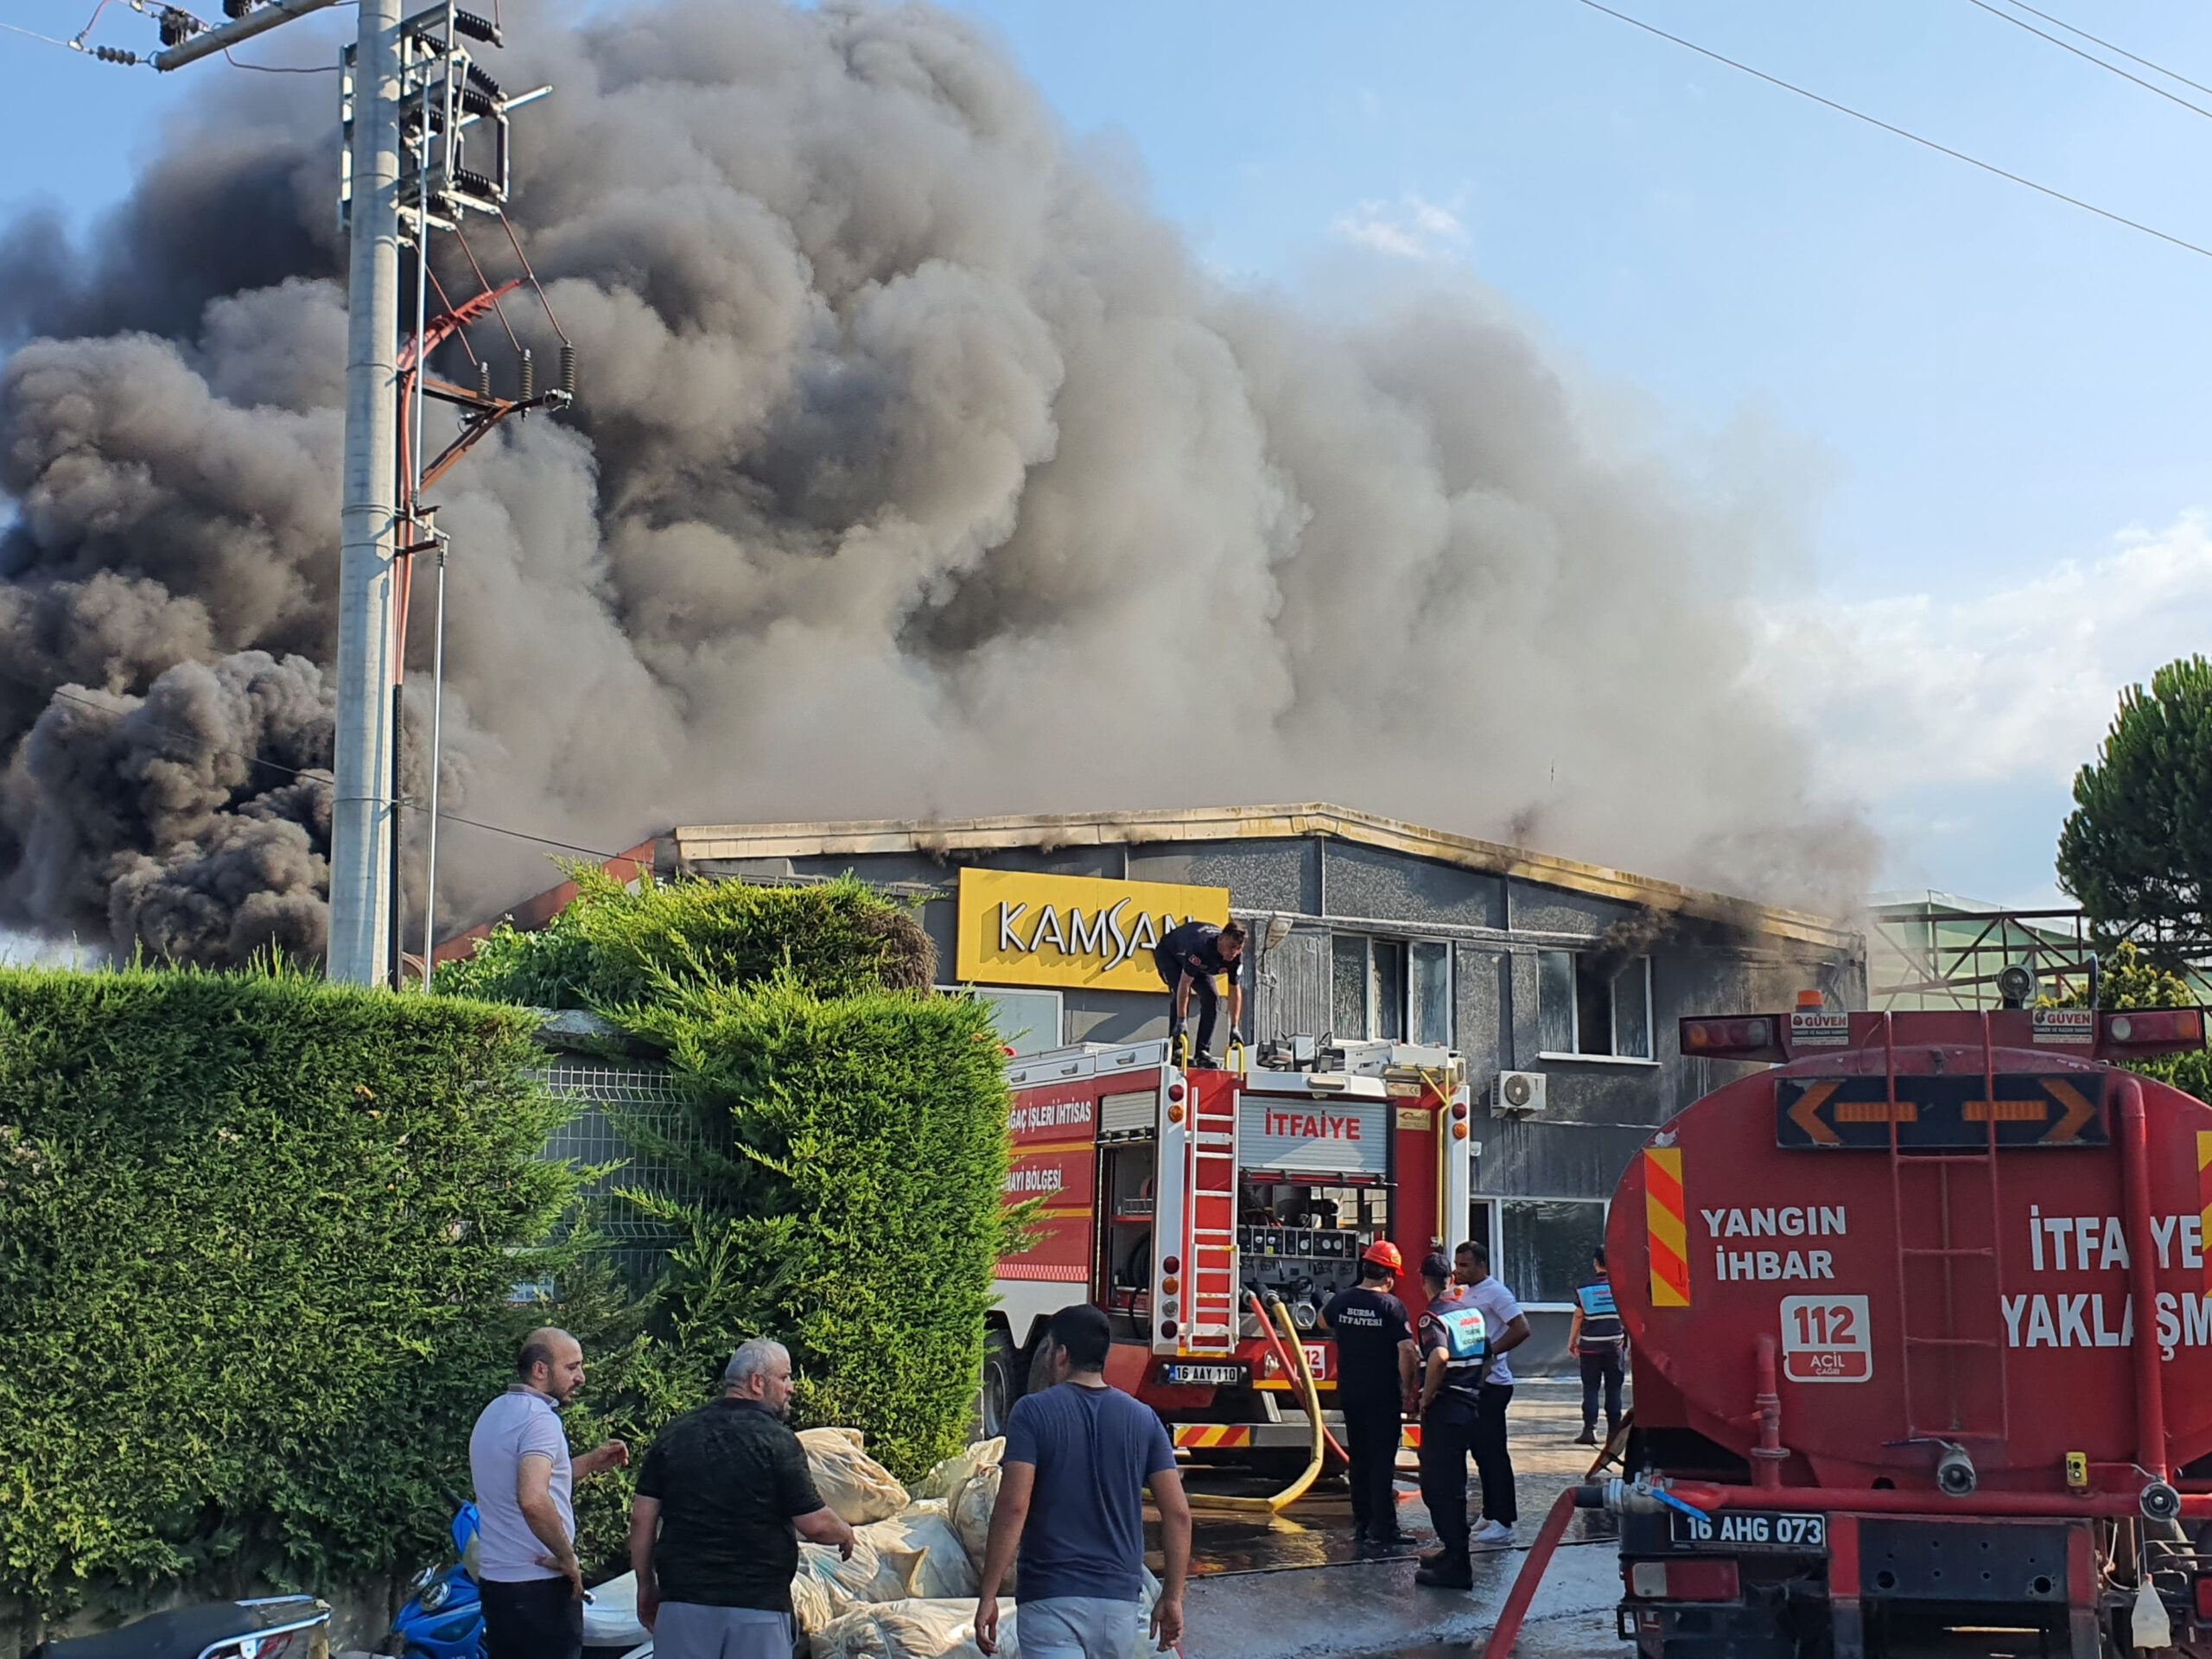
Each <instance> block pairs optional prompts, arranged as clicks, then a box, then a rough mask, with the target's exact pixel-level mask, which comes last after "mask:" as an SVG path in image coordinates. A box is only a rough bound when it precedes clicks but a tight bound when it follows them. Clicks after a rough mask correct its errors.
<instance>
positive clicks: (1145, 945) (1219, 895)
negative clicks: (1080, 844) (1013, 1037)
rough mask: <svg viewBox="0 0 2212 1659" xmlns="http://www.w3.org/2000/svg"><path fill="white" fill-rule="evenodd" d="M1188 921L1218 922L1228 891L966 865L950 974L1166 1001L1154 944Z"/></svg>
mask: <svg viewBox="0 0 2212 1659" xmlns="http://www.w3.org/2000/svg"><path fill="white" fill-rule="evenodd" d="M1193 919H1195V920H1198V921H1202V922H1212V923H1214V924H1216V925H1219V924H1221V923H1223V922H1225V921H1227V920H1228V919H1229V889H1228V888H1226V887H1177V886H1174V885H1173V884H1171V883H1168V882H1165V881H1107V880H1097V879H1096V878H1093V877H1090V876H1077V875H1030V874H1024V873H1022V872H1020V871H1016V870H977V869H966V870H963V871H961V872H960V950H959V952H958V961H957V963H956V969H957V973H958V975H959V977H960V978H961V979H962V980H963V982H967V983H970V984H976V985H1052V986H1058V987H1060V988H1064V989H1069V990H1091V991H1160V992H1161V993H1162V994H1163V995H1165V991H1166V988H1165V987H1164V986H1162V985H1161V984H1160V970H1159V969H1156V968H1154V966H1153V963H1152V951H1153V947H1154V945H1156V944H1159V943H1160V940H1161V938H1164V937H1165V936H1166V934H1167V932H1168V931H1170V930H1172V929H1173V928H1175V927H1178V926H1179V925H1182V924H1183V923H1185V922H1187V921H1191V920H1193Z"/></svg>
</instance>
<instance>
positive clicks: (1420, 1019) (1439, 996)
mask: <svg viewBox="0 0 2212 1659" xmlns="http://www.w3.org/2000/svg"><path fill="white" fill-rule="evenodd" d="M1412 950H1413V977H1412V979H1411V981H1410V982H1409V987H1410V997H1411V1001H1410V1004H1409V1006H1408V1008H1407V1010H1406V1028H1407V1030H1408V1032H1410V1033H1412V1036H1413V1040H1414V1041H1415V1042H1417V1043H1434V1044H1436V1045H1438V1046H1440V1047H1444V1048H1449V1047H1451V1046H1452V947H1451V946H1450V945H1448V944H1429V943H1426V942H1423V941H1420V940H1416V941H1415V942H1414V945H1413V947H1412Z"/></svg>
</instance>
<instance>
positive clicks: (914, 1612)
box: [814, 1597, 1021, 1659]
mask: <svg viewBox="0 0 2212 1659" xmlns="http://www.w3.org/2000/svg"><path fill="white" fill-rule="evenodd" d="M975 1621H976V1603H975V1599H974V1598H972V1597H970V1598H968V1599H964V1600H959V1601H932V1600H912V1601H893V1602H886V1603H884V1604H883V1605H880V1606H875V1607H856V1608H855V1609H854V1610H853V1611H851V1612H849V1613H847V1614H845V1615H843V1616H842V1618H836V1619H833V1620H831V1621H830V1623H829V1626H828V1627H827V1628H826V1629H824V1630H820V1631H818V1632H817V1634H816V1635H815V1637H814V1659H982V1652H983V1650H982V1649H981V1648H979V1647H977V1646H976V1623H975ZM1014 1624H1015V1618H1014V1603H1013V1602H1011V1601H1001V1602H1000V1603H999V1646H998V1650H999V1652H1000V1654H1001V1655H1002V1656H1004V1659H1021V1646H1020V1642H1019V1641H1018V1640H1017V1639H1016V1633H1015V1630H1014Z"/></svg>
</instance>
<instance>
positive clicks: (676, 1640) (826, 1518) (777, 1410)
mask: <svg viewBox="0 0 2212 1659" xmlns="http://www.w3.org/2000/svg"><path fill="white" fill-rule="evenodd" d="M722 1389H723V1394H722V1397H721V1399H719V1400H717V1401H715V1402H714V1403H713V1404H712V1405H710V1406H707V1407H705V1408H702V1409H701V1410H698V1411H695V1412H691V1413H690V1414H687V1415H685V1416H682V1417H679V1418H677V1420H676V1421H674V1422H672V1423H671V1424H670V1425H669V1426H668V1427H666V1428H664V1429H663V1430H661V1432H660V1435H659V1437H658V1439H657V1440H654V1441H653V1447H652V1451H650V1452H647V1453H646V1454H645V1465H644V1466H643V1467H642V1468H640V1469H639V1471H638V1496H637V1500H636V1502H635V1503H633V1504H632V1506H631V1510H630V1565H631V1566H632V1567H634V1568H635V1569H636V1570H637V1574H638V1617H639V1620H640V1621H641V1622H642V1623H643V1624H645V1628H646V1629H647V1630H651V1631H652V1633H653V1652H654V1655H655V1656H656V1659H791V1575H792V1574H793V1573H797V1572H798V1541H799V1540H800V1539H801V1538H804V1539H806V1540H807V1541H809V1542H810V1543H817V1544H834V1545H836V1547H837V1548H838V1549H839V1550H841V1551H842V1553H843V1554H844V1555H845V1556H846V1558H847V1559H848V1560H849V1559H851V1556H852V1553H853V1529H851V1528H850V1527H849V1526H847V1525H846V1524H845V1522H843V1521H842V1519H840V1518H839V1516H838V1515H837V1513H836V1510H831V1509H829V1507H828V1506H826V1505H825V1504H824V1503H823V1502H822V1497H821V1495H820V1494H819V1493H817V1491H815V1490H814V1479H813V1477H812V1476H811V1475H810V1474H809V1473H808V1472H807V1467H806V1450H805V1448H804V1447H803V1446H800V1445H799V1443H798V1435H796V1434H794V1433H791V1430H790V1429H789V1428H787V1427H785V1426H784V1414H785V1411H786V1410H788V1409H789V1408H790V1405H791V1355H790V1354H789V1353H788V1352H787V1351H785V1348H784V1345H783V1344H781V1343H779V1342H763V1341H753V1342H748V1343H747V1344H745V1345H744V1346H743V1347H741V1348H740V1349H739V1350H738V1351H737V1352H736V1353H735V1354H734V1355H733V1356H731V1357H730V1362H729V1364H728V1368H727V1369H725V1370H724V1371H723V1372H722Z"/></svg>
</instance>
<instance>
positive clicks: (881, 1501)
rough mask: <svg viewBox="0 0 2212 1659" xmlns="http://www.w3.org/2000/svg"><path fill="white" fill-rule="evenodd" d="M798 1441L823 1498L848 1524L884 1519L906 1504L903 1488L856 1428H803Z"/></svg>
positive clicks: (904, 1489) (864, 1523) (861, 1523)
mask: <svg viewBox="0 0 2212 1659" xmlns="http://www.w3.org/2000/svg"><path fill="white" fill-rule="evenodd" d="M798 1443H799V1444H800V1445H801V1446H804V1447H805V1448H806V1465H807V1470H808V1471H809V1472H810V1474H812V1476H813V1477H814V1490H815V1491H817V1492H819V1493H821V1494H822V1501H823V1503H826V1504H828V1505H829V1507H830V1508H831V1509H833V1510H836V1512H837V1514H838V1515H839V1516H841V1517H842V1519H843V1520H845V1521H846V1522H848V1523H849V1524H850V1525H853V1526H855V1527H861V1526H866V1525H867V1524H868V1522H871V1521H887V1520H888V1519H890V1518H891V1516H894V1515H896V1514H898V1513H899V1510H903V1509H905V1508H906V1488H905V1487H904V1486H901V1485H900V1484H899V1483H898V1481H897V1480H896V1479H895V1478H893V1475H892V1473H891V1471H889V1470H888V1469H886V1468H885V1467H884V1466H883V1465H881V1464H880V1463H878V1462H877V1461H876V1460H875V1459H874V1458H871V1457H870V1456H868V1453H867V1452H866V1451H864V1450H863V1449H862V1447H863V1446H865V1444H866V1441H865V1440H864V1438H863V1436H862V1435H861V1432H860V1430H858V1429H857V1428H806V1429H801V1430H800V1431H799V1436H798Z"/></svg>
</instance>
